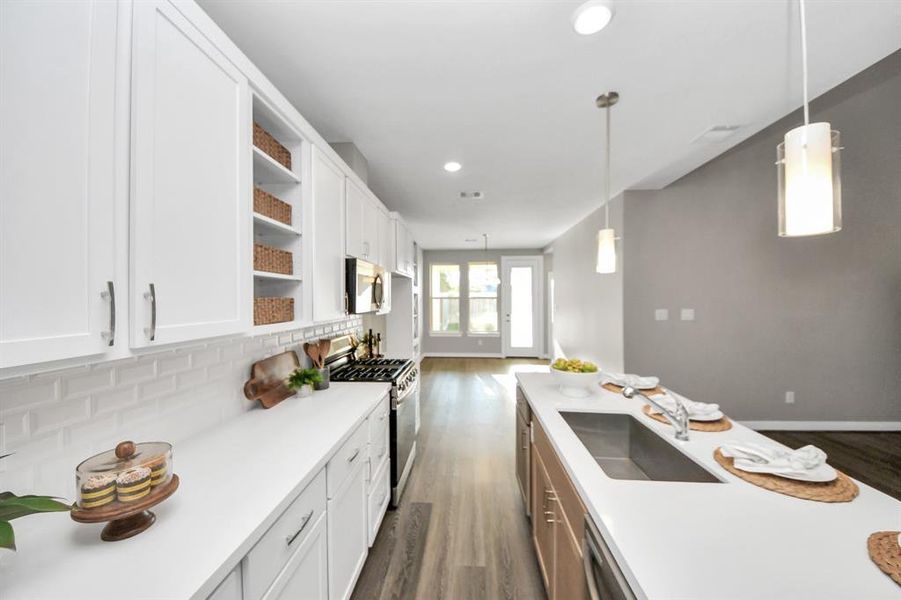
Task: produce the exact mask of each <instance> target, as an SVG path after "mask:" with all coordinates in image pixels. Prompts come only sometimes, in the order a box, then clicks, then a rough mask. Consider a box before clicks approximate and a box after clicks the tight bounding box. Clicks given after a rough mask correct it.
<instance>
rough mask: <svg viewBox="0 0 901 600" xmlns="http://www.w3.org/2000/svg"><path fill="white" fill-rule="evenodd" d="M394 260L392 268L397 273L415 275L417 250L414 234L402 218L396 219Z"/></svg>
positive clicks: (408, 275)
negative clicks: (415, 254)
mask: <svg viewBox="0 0 901 600" xmlns="http://www.w3.org/2000/svg"><path fill="white" fill-rule="evenodd" d="M393 223H394V239H395V244H394V261H393V264H392V268H393V269H394V272H395V273H400V274H401V275H406V276H407V277H412V276H413V269H414V267H413V264H414V262H415V261H414V259H413V254H414V252H415V250H414V245H413V235H412V234H411V233H410V230H409V229H407V226H406V225H405V224H404V222H403V221H401V220H400V219H394V221H393Z"/></svg>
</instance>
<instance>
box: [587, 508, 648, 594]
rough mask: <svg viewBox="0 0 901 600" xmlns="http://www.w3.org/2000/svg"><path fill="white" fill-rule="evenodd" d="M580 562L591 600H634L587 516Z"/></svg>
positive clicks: (607, 549) (618, 569) (630, 590)
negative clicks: (583, 566)
mask: <svg viewBox="0 0 901 600" xmlns="http://www.w3.org/2000/svg"><path fill="white" fill-rule="evenodd" d="M582 560H583V561H584V565H585V579H586V581H587V583H588V594H589V597H590V598H591V600H635V594H633V593H632V588H631V587H629V584H628V582H627V581H626V578H625V576H624V575H623V572H622V570H620V568H619V565H617V564H616V561H614V560H613V555H612V554H611V553H610V549H609V548H607V544H606V543H604V538H603V537H601V534H600V532H599V531H598V529H597V527H595V525H594V522H593V521H592V520H591V517H589V516H587V515H586V516H585V539H584V541H583V547H582Z"/></svg>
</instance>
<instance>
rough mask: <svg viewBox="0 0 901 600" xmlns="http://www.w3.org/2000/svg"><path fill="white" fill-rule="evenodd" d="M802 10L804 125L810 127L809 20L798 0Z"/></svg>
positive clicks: (801, 1)
mask: <svg viewBox="0 0 901 600" xmlns="http://www.w3.org/2000/svg"><path fill="white" fill-rule="evenodd" d="M798 3H799V6H800V9H801V74H802V77H803V78H804V125H810V109H809V108H808V106H807V103H808V98H807V18H806V11H805V10H804V0H798Z"/></svg>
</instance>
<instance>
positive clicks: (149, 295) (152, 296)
mask: <svg viewBox="0 0 901 600" xmlns="http://www.w3.org/2000/svg"><path fill="white" fill-rule="evenodd" d="M144 298H145V299H147V300H150V327H147V328H145V329H144V333H145V334H147V337H148V338H150V341H151V342H152V341H153V340H155V339H156V286H155V285H153V284H152V283H151V284H150V291H149V292H144Z"/></svg>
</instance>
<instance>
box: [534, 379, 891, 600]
mask: <svg viewBox="0 0 901 600" xmlns="http://www.w3.org/2000/svg"><path fill="white" fill-rule="evenodd" d="M517 378H518V380H519V382H520V385H521V387H522V389H523V392H524V393H525V396H526V398H527V399H528V401H529V404H530V405H531V407H532V411H533V415H534V417H535V418H537V420H538V421H539V422H540V424H541V426H542V427H543V428H544V429H545V431H546V432H547V434H548V437H549V438H550V440H551V443H552V444H553V446H554V448H555V450H556V451H557V453H558V454H559V456H560V458H561V461H562V463H563V465H564V466H565V468H566V470H567V472H568V474H569V476H570V478H571V479H572V480H573V482H574V484H575V486H576V488H577V489H578V491H579V494H580V495H581V497H582V500H583V501H584V502H585V506H586V507H587V508H588V511H589V513H590V514H591V517H592V518H593V519H594V521H595V523H596V524H597V525H598V528H599V529H600V531H601V533H602V534H603V536H604V539H605V540H606V542H607V543H608V545H609V546H610V549H611V552H612V553H613V555H614V557H615V558H616V559H617V562H618V563H619V564H620V567H621V568H622V569H623V571H624V573H625V575H626V578H627V579H628V581H629V583H630V585H631V586H632V587H633V590H634V591H635V593H636V594H637V595H638V597H639V598H647V599H650V600H676V599H678V600H733V599H735V600H737V599H747V600H807V599H810V600H833V599H835V600H837V599H843V600H879V599H882V598H886V599H888V598H892V599H895V600H897V599H898V598H901V587H899V586H898V585H897V584H895V583H894V582H893V581H892V580H891V579H889V578H888V577H887V576H886V575H884V574H883V573H882V572H881V571H880V570H879V569H878V568H877V567H876V565H874V564H873V563H872V562H871V561H870V558H869V556H868V554H867V537H868V536H869V535H870V534H871V533H873V532H875V531H884V530H899V529H901V502H898V501H896V500H894V499H893V498H891V497H889V496H887V495H885V494H883V493H881V492H879V491H877V490H875V489H873V488H871V487H869V486H867V485H864V484H862V483H860V482H857V484H858V485H859V486H860V495H859V496H858V497H857V498H855V499H854V500H853V501H852V502H849V503H837V504H827V503H823V502H813V501H810V500H801V499H797V498H792V497H789V496H785V495H782V494H777V493H775V492H770V491H767V490H764V489H762V488H759V487H757V486H754V485H752V484H750V483H747V482H745V481H743V480H741V479H739V478H737V477H735V476H733V475H732V474H730V473H729V472H727V471H726V470H725V469H723V468H722V467H720V466H719V465H718V464H717V463H716V461H715V460H714V459H713V451H714V450H715V449H716V448H717V447H718V446H719V445H720V444H722V443H723V442H725V441H730V440H746V441H770V442H772V440H769V438H766V437H764V436H762V435H761V434H759V433H756V432H754V431H752V430H751V429H748V428H747V427H744V426H742V425H739V424H738V423H734V422H733V428H732V429H731V430H729V431H726V432H722V433H702V432H697V431H692V432H691V439H690V440H689V441H688V442H678V441H676V440H675V439H674V437H673V430H672V428H671V427H670V426H669V425H666V424H663V423H658V422H657V421H654V420H652V419H650V418H648V417H647V416H645V415H643V414H642V413H641V407H642V405H643V402H642V401H641V400H640V399H637V398H636V399H632V400H629V399H626V398H623V397H622V396H621V395H618V394H614V393H612V392H608V391H607V390H604V389H602V388H600V387H598V388H597V389H596V391H594V392H593V393H592V395H591V396H589V397H587V398H583V399H573V398H568V397H566V396H564V395H562V394H561V393H560V392H558V391H557V387H556V385H555V383H554V379H553V377H552V375H550V374H548V373H519V374H517ZM728 408H729V407H728V403H724V406H723V409H724V411H725V412H726V413H727V415H728ZM561 410H566V411H577V412H617V413H629V414H632V415H633V416H634V417H636V418H637V419H639V420H640V421H641V422H642V423H644V424H645V425H647V426H648V427H650V428H651V429H653V430H654V431H656V432H658V433H660V434H661V435H662V436H663V437H664V438H665V439H666V440H667V441H669V442H670V443H672V444H673V445H675V446H676V447H678V448H679V449H680V450H682V451H683V452H685V453H686V454H688V455H689V456H690V457H691V458H693V459H694V460H695V461H696V462H698V463H700V464H701V465H703V466H704V467H706V468H707V469H708V470H709V471H711V472H712V473H714V474H715V475H716V476H717V477H719V478H720V479H721V480H723V481H724V482H725V483H722V484H720V483H680V482H659V481H627V480H615V479H610V478H609V477H607V476H606V475H605V474H604V472H603V470H602V469H601V468H600V466H599V465H598V464H597V462H595V460H594V458H592V456H591V455H590V453H589V452H588V450H587V449H586V448H585V447H584V446H583V445H582V442H581V441H579V439H578V438H577V437H576V435H575V433H573V431H572V430H571V429H570V427H569V425H567V424H566V422H565V421H564V420H563V418H562V417H561V416H560V414H559V412H558V411H561ZM772 443H775V442H772Z"/></svg>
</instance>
